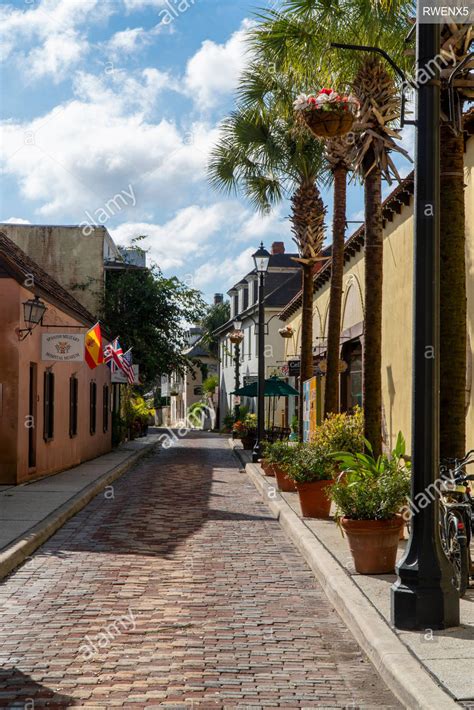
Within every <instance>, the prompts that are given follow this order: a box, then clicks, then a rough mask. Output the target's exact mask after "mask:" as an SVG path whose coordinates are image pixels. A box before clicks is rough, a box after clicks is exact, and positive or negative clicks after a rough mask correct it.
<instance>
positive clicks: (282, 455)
mask: <svg viewBox="0 0 474 710" xmlns="http://www.w3.org/2000/svg"><path fill="white" fill-rule="evenodd" d="M295 448H296V447H294V446H289V444H288V442H287V441H274V442H273V443H271V442H269V441H267V442H265V443H264V445H263V457H264V458H265V460H266V461H267V462H268V463H269V464H275V465H276V466H279V467H280V468H282V469H283V470H284V471H286V470H287V468H288V467H289V465H290V462H291V459H292V457H293V456H294V453H295Z"/></svg>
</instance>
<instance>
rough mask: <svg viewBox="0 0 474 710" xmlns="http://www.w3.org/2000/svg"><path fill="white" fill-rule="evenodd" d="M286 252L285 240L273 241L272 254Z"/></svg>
mask: <svg viewBox="0 0 474 710" xmlns="http://www.w3.org/2000/svg"><path fill="white" fill-rule="evenodd" d="M284 253H285V242H273V244H272V254H284Z"/></svg>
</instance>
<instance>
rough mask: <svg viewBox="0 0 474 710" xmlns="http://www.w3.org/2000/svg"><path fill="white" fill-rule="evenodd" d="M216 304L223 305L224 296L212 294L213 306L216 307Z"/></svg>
mask: <svg viewBox="0 0 474 710" xmlns="http://www.w3.org/2000/svg"><path fill="white" fill-rule="evenodd" d="M218 303H224V295H223V294H222V293H215V294H214V305H215V306H217V304H218Z"/></svg>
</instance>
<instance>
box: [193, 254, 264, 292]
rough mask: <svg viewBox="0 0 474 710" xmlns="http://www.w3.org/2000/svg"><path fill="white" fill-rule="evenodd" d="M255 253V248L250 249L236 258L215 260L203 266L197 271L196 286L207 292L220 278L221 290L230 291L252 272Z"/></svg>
mask: <svg viewBox="0 0 474 710" xmlns="http://www.w3.org/2000/svg"><path fill="white" fill-rule="evenodd" d="M254 252H255V247H249V248H248V249H245V250H244V251H243V252H241V253H240V254H238V255H237V256H236V257H228V258H226V259H222V260H217V259H213V260H212V261H209V262H206V263H205V264H202V265H201V266H200V267H199V268H198V269H197V270H196V274H195V277H194V286H195V287H196V288H198V289H203V290H206V288H207V287H209V286H211V285H212V284H213V283H215V281H216V278H217V277H218V278H219V283H220V284H221V286H220V288H223V289H227V290H228V289H229V288H231V286H233V285H234V284H235V283H236V282H237V281H239V280H240V279H241V278H242V277H243V276H245V274H248V273H249V271H252V269H253V260H252V254H253V253H254Z"/></svg>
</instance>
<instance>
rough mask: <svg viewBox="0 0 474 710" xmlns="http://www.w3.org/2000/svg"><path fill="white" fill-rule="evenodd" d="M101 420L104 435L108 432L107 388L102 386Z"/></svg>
mask: <svg viewBox="0 0 474 710" xmlns="http://www.w3.org/2000/svg"><path fill="white" fill-rule="evenodd" d="M102 398H103V400H102V419H103V429H104V434H105V433H106V432H108V430H109V386H108V385H104V387H103V388H102Z"/></svg>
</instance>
